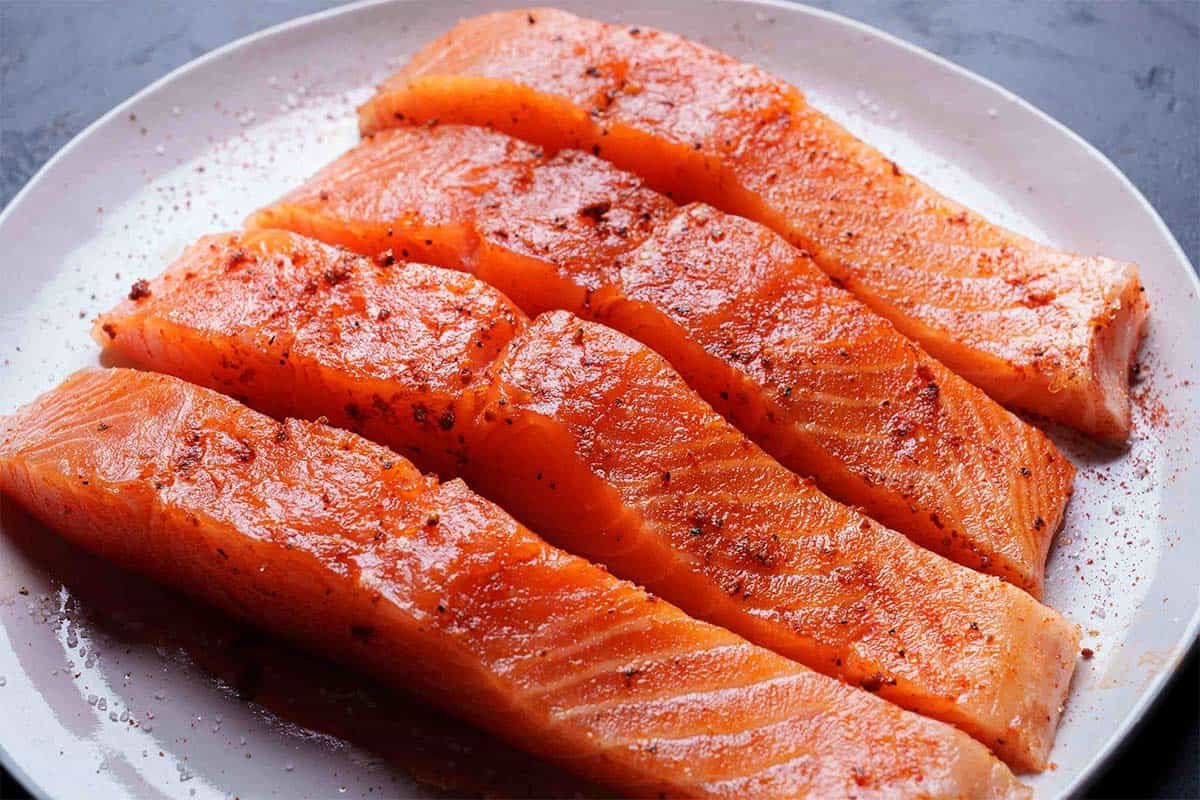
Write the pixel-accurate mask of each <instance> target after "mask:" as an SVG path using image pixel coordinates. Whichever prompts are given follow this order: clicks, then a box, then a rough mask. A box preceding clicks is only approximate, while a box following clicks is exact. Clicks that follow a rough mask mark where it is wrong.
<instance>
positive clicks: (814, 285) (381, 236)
mask: <svg viewBox="0 0 1200 800" xmlns="http://www.w3.org/2000/svg"><path fill="white" fill-rule="evenodd" d="M250 224H251V225H252V226H259V227H275V228H285V229H290V230H293V231H296V232H298V233H302V234H305V235H308V236H314V237H316V238H318V239H321V240H324V241H327V242H330V243H333V244H338V245H341V246H343V247H348V248H350V249H352V250H355V251H358V252H360V253H364V254H368V255H374V256H377V257H378V256H384V257H394V258H411V259H415V260H424V261H431V262H434V263H437V264H439V265H442V266H448V267H455V268H458V269H465V270H469V271H470V272H472V273H473V274H475V275H476V276H478V277H480V278H482V279H484V280H485V281H487V282H489V283H490V284H492V285H493V286H495V287H497V288H499V289H500V290H502V291H503V292H505V293H506V294H507V295H508V296H509V297H511V298H512V299H513V300H514V301H515V302H517V303H518V304H519V305H520V306H521V307H522V308H523V309H524V310H525V311H526V312H528V313H531V314H536V313H538V312H541V311H544V310H548V309H564V310H567V311H571V312H572V313H575V314H578V315H580V316H583V317H587V318H590V319H593V320H597V321H601V322H604V323H605V324H607V325H610V326H612V327H615V328H617V329H619V330H621V331H623V332H625V333H627V334H629V335H631V336H633V337H634V338H636V339H638V340H640V341H642V342H644V343H646V344H648V345H650V346H652V347H653V348H654V349H656V350H657V351H658V352H659V353H660V354H662V355H663V356H665V357H666V358H667V359H668V360H669V361H670V362H671V363H672V364H673V365H674V367H675V368H676V369H677V370H679V372H680V373H682V374H683V375H684V376H685V377H686V378H687V379H688V382H689V383H690V384H691V385H692V386H693V387H694V388H695V389H696V390H697V391H698V392H699V393H700V394H701V395H702V396H703V397H704V399H705V400H707V401H708V402H709V403H710V404H711V405H712V406H714V407H715V408H716V409H717V410H718V411H720V412H721V413H723V414H724V415H725V416H726V417H728V418H729V419H730V420H732V421H733V422H734V423H735V424H736V425H738V427H740V428H741V429H742V430H743V431H744V432H745V433H746V434H747V435H749V436H750V437H751V438H752V439H754V440H755V441H756V442H757V443H758V444H759V445H761V446H762V447H763V448H764V449H766V450H767V451H768V452H769V453H771V454H772V455H773V456H775V457H776V458H777V459H779V460H780V461H781V462H783V463H784V464H785V465H786V466H788V467H790V468H791V469H793V470H795V471H796V472H798V473H800V474H802V475H806V476H812V477H814V478H815V480H816V481H817V483H818V485H819V486H820V487H821V488H822V489H823V490H824V491H826V492H827V493H828V494H830V495H831V496H833V497H835V498H837V499H838V500H841V501H843V502H846V503H849V504H852V505H858V506H862V507H863V508H865V509H866V510H867V512H868V513H869V514H870V515H871V516H873V517H874V518H876V519H878V520H880V521H881V522H883V523H884V524H885V525H888V526H889V527H892V528H894V529H896V530H899V531H901V532H903V533H905V534H907V535H909V536H910V537H911V538H912V539H913V540H914V541H916V542H918V543H920V544H921V545H923V546H925V547H927V548H929V549H931V550H934V551H935V552H937V553H940V554H942V555H945V556H947V557H948V558H951V559H953V560H955V561H958V562H959V563H962V564H966V565H968V566H970V567H973V568H975V569H979V570H981V571H984V572H988V573H990V574H994V575H999V576H1000V577H1002V578H1004V579H1006V580H1008V581H1010V582H1012V583H1014V584H1015V585H1017V586H1020V587H1022V588H1024V589H1026V590H1028V591H1030V592H1032V593H1033V594H1034V595H1035V596H1037V597H1040V596H1041V591H1042V579H1043V571H1044V566H1045V560H1046V555H1047V553H1048V551H1049V547H1050V543H1051V540H1052V539H1053V536H1054V534H1055V532H1056V531H1057V530H1058V528H1059V525H1060V522H1061V520H1062V518H1063V513H1064V510H1065V508H1066V505H1067V501H1068V499H1069V496H1070V491H1071V483H1072V478H1073V474H1074V469H1073V467H1072V466H1071V464H1070V463H1069V462H1068V461H1067V460H1066V459H1065V458H1064V457H1063V456H1062V455H1061V454H1060V453H1059V452H1058V450H1057V449H1056V448H1055V447H1054V445H1053V444H1052V443H1051V442H1050V441H1049V439H1048V438H1047V437H1046V436H1045V435H1044V434H1042V433H1041V432H1040V431H1038V430H1037V429H1036V428H1034V427H1033V426H1031V425H1028V424H1026V423H1024V422H1022V421H1021V420H1020V419H1018V418H1017V417H1015V416H1014V415H1013V414H1011V413H1009V412H1008V411H1005V410H1004V409H1003V408H1001V407H1000V406H999V405H997V404H996V403H995V402H994V401H992V400H991V399H990V398H988V397H987V396H986V395H985V394H984V393H983V392H982V391H980V390H979V389H977V388H976V387H974V386H972V385H971V384H969V383H967V382H966V381H964V380H963V379H961V378H959V377H958V376H956V375H954V374H953V373H951V372H950V371H949V370H947V369H946V368H945V367H943V366H942V365H941V364H940V363H938V362H937V361H935V360H934V359H932V358H930V357H929V356H928V355H926V354H925V353H924V352H922V351H921V350H920V348H919V347H918V346H916V345H914V344H913V343H912V342H911V341H909V340H908V339H906V338H904V337H903V336H902V335H901V334H899V333H898V332H897V331H896V330H895V328H894V327H893V326H892V325H891V324H889V323H888V322H887V321H886V320H884V319H883V318H882V317H879V316H878V315H876V314H874V313H873V312H872V311H871V310H870V309H869V308H867V307H866V306H865V305H863V304H862V303H860V302H858V301H857V300H855V299H854V298H853V296H852V295H850V294H849V293H847V292H845V291H844V290H842V289H840V288H838V287H836V286H835V285H833V284H832V282H831V281H830V279H829V278H828V277H827V276H826V275H825V274H824V273H822V272H821V271H820V270H819V269H818V268H817V267H816V266H815V265H814V264H813V263H812V261H811V260H810V259H809V258H808V257H807V256H805V255H804V254H802V253H801V252H799V251H798V250H796V249H795V248H793V247H791V246H790V245H788V244H787V243H786V242H785V241H784V240H783V239H782V238H780V237H779V236H778V235H777V234H775V233H773V232H771V231H770V230H769V229H768V228H765V227H763V226H761V225H758V224H756V223H753V222H750V221H748V220H745V219H742V218H739V217H733V216H730V215H728V214H724V213H722V212H719V211H717V210H715V209H713V208H711V207H709V206H705V205H702V204H693V205H689V206H685V207H682V208H680V207H677V206H675V205H674V204H673V203H672V202H671V201H670V200H669V199H668V198H666V197H664V196H663V195H661V194H658V193H656V192H654V191H651V190H650V189H648V188H646V187H645V186H644V185H643V184H642V183H641V182H640V181H639V180H638V179H637V178H636V177H634V176H632V175H630V174H628V173H624V172H621V171H619V170H617V169H615V168H614V167H613V166H611V165H610V164H607V163H606V162H604V161H602V160H600V159H597V158H595V157H593V156H591V155H588V154H584V153H579V152H575V151H562V152H559V153H558V154H557V155H555V156H553V157H546V156H545V155H543V154H541V153H540V152H539V150H538V148H537V147H536V146H533V145H530V144H527V143H525V142H521V141H519V140H516V139H512V138H510V137H507V136H505V135H503V134H499V133H495V132H492V131H487V130H484V129H482V128H475V127H463V126H453V125H438V126H436V127H433V128H398V129H393V130H389V131H384V132H381V133H379V134H377V135H375V136H374V137H372V139H371V140H370V141H367V142H364V143H363V144H361V145H360V146H358V147H356V148H354V149H353V150H351V151H350V152H348V153H347V154H346V155H344V156H343V157H342V158H340V159H338V160H337V161H335V162H334V163H333V164H331V165H330V166H328V167H327V168H326V169H324V170H322V171H321V172H320V173H318V174H317V175H316V176H315V177H314V178H313V179H312V180H310V181H309V182H308V183H307V184H305V185H304V186H303V187H301V188H299V189H297V190H296V191H294V192H292V193H291V194H289V195H288V196H286V197H285V198H284V199H283V200H281V201H280V202H278V203H276V204H274V205H272V206H270V207H268V208H266V209H264V210H262V211H260V212H258V213H257V214H255V215H254V216H253V217H252V218H251V220H250Z"/></svg>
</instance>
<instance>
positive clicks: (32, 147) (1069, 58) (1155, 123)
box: [0, 0, 1200, 798]
mask: <svg viewBox="0 0 1200 800" xmlns="http://www.w3.org/2000/svg"><path fill="white" fill-rule="evenodd" d="M812 4H813V5H817V6H820V7H822V8H828V9H831V10H834V11H838V12H840V13H842V14H845V15H847V16H850V17H854V18H856V19H860V20H862V21H864V22H867V23H869V24H871V25H874V26H876V27H878V28H881V29H883V30H885V31H888V32H890V33H892V34H895V35H896V36H899V37H901V38H903V39H906V40H908V41H910V42H913V43H914V44H917V45H920V46H922V47H925V48H927V49H929V50H932V51H934V52H936V53H938V54H940V55H943V56H945V57H947V58H949V59H950V60H952V61H955V62H957V63H959V64H961V65H963V66H964V67H967V68H968V69H971V70H974V71H975V72H978V73H980V74H981V75H984V76H986V77H988V78H991V79H992V80H994V81H996V82H998V83H1000V84H1001V85H1003V86H1005V87H1007V88H1008V89H1010V90H1012V91H1014V92H1016V93H1017V94H1019V95H1021V96H1022V97H1024V98H1026V99H1027V100H1029V101H1030V102H1032V103H1033V104H1034V105H1036V106H1038V107H1040V108H1042V109H1043V110H1045V111H1046V112H1048V113H1049V114H1050V115H1051V116H1053V117H1055V118H1057V119H1058V120H1060V121H1061V122H1063V123H1064V124H1066V125H1067V126H1068V127H1070V128H1072V129H1073V130H1075V131H1076V132H1077V133H1079V134H1080V135H1082V136H1083V137H1084V138H1085V139H1087V140H1088V141H1090V142H1091V143H1092V144H1094V145H1096V146H1097V147H1098V148H1100V150H1102V151H1103V152H1104V153H1105V154H1106V155H1107V156H1108V157H1109V158H1111V159H1112V160H1113V161H1114V162H1115V163H1116V164H1117V166H1118V167H1120V168H1121V169H1122V170H1123V171H1124V172H1125V174H1126V175H1128V176H1129V177H1130V178H1131V179H1132V180H1133V182H1134V183H1135V184H1137V186H1138V188H1139V189H1141V190H1142V192H1143V193H1144V194H1145V195H1146V197H1147V198H1148V199H1149V200H1150V202H1151V203H1152V204H1153V205H1154V206H1155V208H1157V209H1158V211H1159V213H1160V214H1162V216H1163V218H1164V219H1165V220H1166V221H1167V224H1168V225H1169V226H1170V228H1171V230H1172V232H1173V233H1174V234H1175V236H1176V238H1178V239H1179V242H1180V244H1182V245H1183V249H1184V251H1185V252H1186V253H1187V255H1188V258H1189V259H1190V260H1191V261H1192V263H1193V264H1194V265H1195V264H1200V0H1160V1H1159V2H1133V1H1132V0H1106V1H1105V2H1061V1H1054V0H1027V2H1015V1H1013V0H954V1H953V2H944V1H943V2H917V1H916V0H817V2H814V3H812ZM330 5H333V3H331V2H329V1H328V0H273V2H257V3H246V2H239V1H238V0H209V1H208V2H191V3H178V4H166V3H160V2H149V0H123V2H77V1H76V2H68V1H66V0H44V1H43V2H24V1H23V0H0V205H4V204H7V203H8V201H9V200H10V199H11V198H12V196H13V195H14V194H16V192H17V191H18V190H19V189H20V188H21V186H23V185H24V184H25V182H26V181H28V180H29V178H30V177H32V176H33V173H34V172H35V171H36V170H37V169H38V167H40V166H41V165H42V163H43V162H45V161H46V160H47V159H48V158H49V157H50V156H52V155H53V154H54V153H55V152H56V151H57V150H58V149H59V148H60V147H62V146H63V145H64V144H66V143H67V142H68V141H69V140H70V139H71V137H72V136H74V135H75V134H76V133H78V132H79V131H80V130H82V129H83V128H84V127H85V126H86V125H87V124H88V123H90V122H92V121H93V120H94V119H96V118H97V117H99V116H100V115H101V114H103V113H104V112H105V111H107V110H108V109H109V108H111V107H112V106H114V105H116V104H117V103H118V102H120V101H122V100H124V99H125V98H126V97H128V96H129V95H131V94H133V93H134V92H136V91H137V90H138V89H141V88H142V87H143V86H145V85H146V84H148V83H150V82H151V81H153V80H155V79H157V78H159V77H161V76H162V75H164V74H165V73H166V72H168V71H169V70H171V69H173V68H174V67H177V66H179V65H181V64H184V63H186V62H187V61H189V60H191V59H193V58H195V57H197V56H199V55H202V54H204V53H206V52H207V51H209V50H211V49H213V48H214V47H217V46H219V45H222V44H224V43H226V42H228V41H230V40H233V39H236V38H238V37H240V36H243V35H245V34H248V33H251V32H253V31H256V30H259V29H260V28H263V27H266V26H268V25H272V24H275V23H277V22H282V21H284V20H287V19H290V18H292V17H296V16H299V15H301V14H306V13H309V12H311V11H316V10H320V9H322V8H326V7H328V6H330ZM0 269H2V268H0ZM1198 687H1200V670H1198V668H1197V657H1196V654H1195V653H1193V654H1192V657H1191V658H1190V659H1189V660H1188V666H1187V667H1186V668H1185V669H1184V671H1183V672H1182V674H1180V676H1179V677H1178V679H1177V680H1176V681H1175V683H1174V685H1173V687H1172V688H1171V690H1170V692H1169V693H1168V695H1167V696H1166V697H1165V698H1164V700H1163V702H1161V703H1160V704H1159V706H1158V707H1157V708H1156V710H1155V712H1154V713H1153V714H1152V715H1151V716H1150V718H1149V719H1148V720H1147V722H1146V724H1145V725H1144V726H1143V727H1142V728H1141V730H1140V731H1139V733H1138V735H1137V736H1136V737H1135V738H1134V740H1133V741H1132V743H1131V744H1130V746H1129V747H1128V749H1127V750H1126V751H1125V753H1124V754H1123V755H1122V757H1121V758H1120V759H1119V760H1117V761H1116V762H1115V763H1114V764H1113V766H1112V767H1111V768H1110V769H1109V770H1108V771H1107V772H1106V773H1105V774H1104V775H1103V776H1101V777H1100V779H1099V780H1097V782H1096V783H1095V785H1094V786H1093V787H1092V788H1091V790H1090V791H1089V793H1088V796H1089V797H1113V798H1116V797H1122V798H1135V797H1136V798H1141V797H1153V798H1200V697H1198ZM11 724H15V721H13V720H7V719H5V718H4V714H3V705H2V704H0V725H11ZM1102 733H1106V732H1098V735H1100V734H1102ZM22 796H24V795H23V794H22V793H21V790H20V787H18V786H16V785H15V784H13V783H12V782H11V780H10V779H9V778H8V777H7V776H4V775H0V798H9V797H22Z"/></svg>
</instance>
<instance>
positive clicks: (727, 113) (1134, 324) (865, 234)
mask: <svg viewBox="0 0 1200 800" xmlns="http://www.w3.org/2000/svg"><path fill="white" fill-rule="evenodd" d="M359 120H360V127H361V129H362V131H363V132H364V133H367V134H370V133H373V132H376V131H379V130H381V129H383V128H387V127H391V126H395V125H398V124H404V123H413V122H427V121H431V120H440V121H442V122H462V123H471V124H476V125H486V126H489V127H495V128H497V129H499V130H503V131H505V132H507V133H511V134H514V135H516V136H520V137H522V138H525V139H528V140H530V141H533V142H536V143H538V144H540V145H543V146H545V147H547V148H551V149H555V150H557V149H560V148H577V149H583V150H588V151H591V152H593V153H595V154H598V155H600V156H602V157H603V158H605V159H608V160H611V161H612V162H613V163H615V164H617V165H618V166H620V167H622V168H624V169H629V170H631V171H633V172H636V173H637V174H639V175H641V176H642V177H644V178H645V179H646V180H647V181H648V182H649V184H650V185H651V186H653V187H654V188H656V189H658V190H660V191H664V192H667V193H669V194H671V195H672V196H673V197H674V198H675V199H676V200H679V201H687V200H702V201H706V202H708V203H711V204H713V205H715V206H717V207H720V208H721V209H723V210H725V211H728V212H732V213H735V214H739V215H742V216H745V217H749V218H751V219H755V220H758V221H759V222H762V223H764V224H766V225H769V226H770V227H772V228H774V229H775V230H776V231H778V232H779V233H781V234H783V235H784V236H786V237H787V238H788V239H789V240H790V241H791V242H792V243H793V244H794V245H796V246H797V247H801V248H804V249H805V250H806V251H807V252H808V253H810V254H811V255H812V257H813V259H815V261H816V262H817V264H818V265H819V266H820V267H821V268H822V269H824V270H825V271H826V272H828V273H829V274H830V275H831V276H832V277H833V278H835V279H836V280H837V281H838V282H839V283H840V284H841V285H843V286H845V287H846V288H848V289H850V290H851V291H853V292H854V293H855V294H856V295H858V296H859V297H860V298H861V299H862V300H863V301H864V302H866V303H868V304H869V305H870V306H871V307H872V308H874V309H875V310H876V311H878V312H879V313H881V314H883V315H884V316H885V317H887V318H888V319H890V320H891V321H892V322H893V323H894V324H895V325H896V327H897V328H898V329H899V330H900V331H901V332H903V333H904V334H905V335H907V336H909V337H911V338H913V339H915V340H916V341H918V342H920V343H921V345H922V346H923V347H924V348H925V349H926V350H927V351H928V352H929V353H930V354H932V355H933V356H934V357H935V358H938V359H939V360H941V361H943V362H944V363H945V364H947V365H948V366H949V367H950V368H951V369H953V370H954V371H955V372H957V373H958V374H960V375H962V376H963V377H965V378H966V379H968V380H970V381H971V382H973V383H975V384H976V385H978V386H980V387H982V388H983V389H985V390H986V391H987V392H988V393H989V394H991V395H992V396H993V397H994V398H996V399H997V400H999V401H1000V402H1002V403H1005V404H1007V405H1010V406H1013V407H1016V408H1020V409H1025V410H1028V411H1031V412H1034V413H1037V414H1042V415H1044V416H1046V417H1049V418H1050V419H1053V420H1056V421H1058V422H1061V423H1063V424H1065V425H1069V426H1071V427H1074V428H1078V429H1079V430H1082V431H1084V432H1086V433H1089V434H1091V435H1093V436H1096V437H1099V438H1102V439H1107V440H1112V441H1122V440H1124V439H1125V438H1126V437H1127V436H1128V434H1129V428H1130V416H1129V392H1128V370H1129V366H1130V363H1131V360H1132V358H1133V356H1134V354H1135V352H1136V350H1137V346H1138V342H1139V339H1140V337H1141V332H1142V327H1143V322H1144V320H1145V316H1146V311H1147V304H1146V301H1145V297H1144V295H1143V288H1142V286H1141V284H1140V281H1139V278H1138V270H1137V267H1136V266H1135V265H1133V264H1130V263H1126V262H1121V261H1115V260H1112V259H1107V258H1100V257H1087V256H1081V255H1076V254H1073V253H1067V252H1063V251H1060V250H1055V249H1053V248H1050V247H1046V246H1044V245H1040V244H1037V243H1035V242H1033V241H1030V240H1029V239H1026V238H1025V237H1022V236H1019V235H1017V234H1015V233H1012V232H1010V231H1007V230H1005V229H1003V228H1001V227H999V226H997V225H995V224H993V223H991V222H989V221H987V220H986V219H984V218H983V217H981V216H980V215H978V214H976V213H974V212H972V211H970V210H969V209H967V208H964V207H963V206H961V205H959V204H957V203H955V202H953V201H951V200H948V199H946V198H944V197H942V196H941V195H939V194H937V193H936V192H934V191H933V190H932V189H930V188H929V187H928V186H926V185H924V184H923V183H921V182H920V181H918V180H916V179H914V178H913V177H912V176H910V175H908V174H906V173H905V172H904V171H903V170H902V169H901V168H900V167H899V166H898V165H896V164H895V163H894V162H892V161H890V160H888V159H887V158H885V157H884V156H883V155H882V154H880V153H879V152H878V151H876V150H875V149H873V148H872V147H870V146H869V145H867V144H865V143H863V142H861V141H859V140H858V139H856V138H854V137H853V136H851V135H850V134H849V133H848V132H847V131H846V130H844V129H843V128H841V127H840V126H839V125H837V124H836V123H835V122H833V121H832V120H831V119H829V118H828V117H827V116H825V115H824V114H821V113H820V112H819V111H817V110H816V109H814V108H813V107H812V106H810V105H808V103H807V102H806V101H805V98H804V96H803V95H802V94H801V93H800V92H799V91H798V90H797V89H795V88H794V87H792V86H791V85H789V84H787V83H786V82H784V81H782V80H780V79H778V78H775V77H773V76H771V75H769V74H767V73H766V72H764V71H763V70H760V69H758V68H756V67H753V66H751V65H748V64H743V63H739V62H738V61H736V60H734V59H732V58H730V57H728V56H725V55H723V54H721V53H718V52H715V51H713V50H711V49H708V48H706V47H703V46H701V45H698V44H695V43H693V42H690V41H688V40H686V39H683V38H681V37H679V36H676V35H673V34H670V33H664V32H660V31H655V30H651V29H648V28H633V27H626V26H616V25H608V24H604V23H601V22H596V21H593V20H588V19H582V18H579V17H575V16H572V15H570V14H567V13H565V12H562V11H557V10H554V9H536V10H520V11H505V12H498V13H494V14H488V15H485V16H480V17H476V18H473V19H469V20H466V21H464V22H462V23H460V24H459V25H458V26H457V27H455V28H454V29H453V30H451V31H450V32H448V33H447V34H445V35H444V36H442V37H441V38H439V39H436V40H435V41H433V42H431V43H430V44H428V45H427V46H426V47H425V48H424V49H423V50H421V51H420V52H419V53H418V54H417V55H416V56H414V57H413V59H412V61H411V62H410V63H409V64H408V65H407V66H406V67H404V68H403V69H402V70H401V71H400V72H399V73H397V74H396V75H395V76H394V77H392V78H391V79H389V80H387V81H386V82H385V83H384V84H383V85H382V86H381V87H380V90H379V92H378V94H377V95H376V96H375V97H374V98H372V99H371V100H370V101H368V102H367V103H366V104H365V105H364V106H363V107H362V108H361V109H360V112H359Z"/></svg>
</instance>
